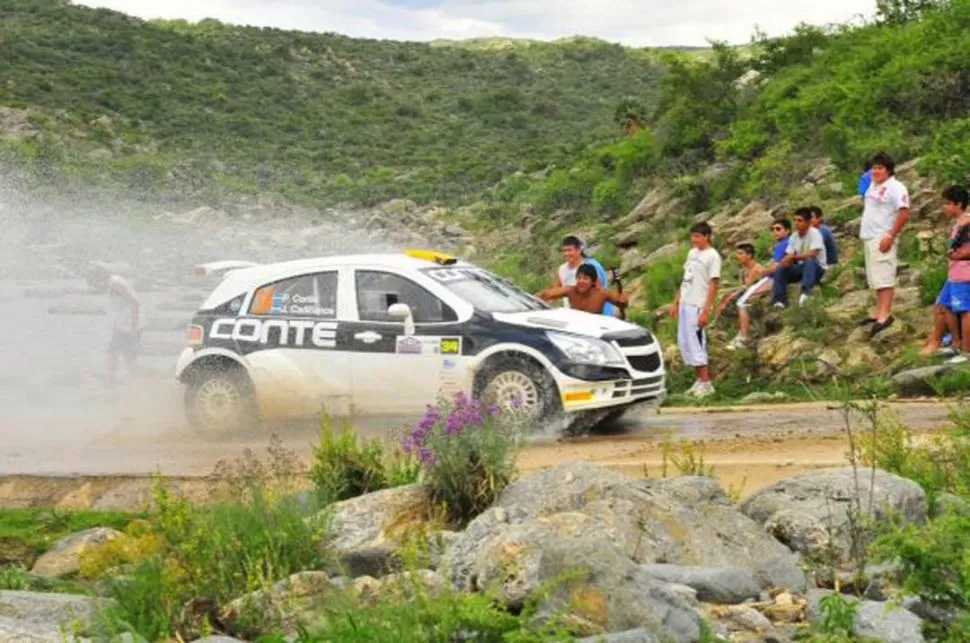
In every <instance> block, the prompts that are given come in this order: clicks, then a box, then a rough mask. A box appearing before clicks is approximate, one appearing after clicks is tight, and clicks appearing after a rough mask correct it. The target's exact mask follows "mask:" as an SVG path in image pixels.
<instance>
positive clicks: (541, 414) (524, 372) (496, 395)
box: [476, 355, 562, 427]
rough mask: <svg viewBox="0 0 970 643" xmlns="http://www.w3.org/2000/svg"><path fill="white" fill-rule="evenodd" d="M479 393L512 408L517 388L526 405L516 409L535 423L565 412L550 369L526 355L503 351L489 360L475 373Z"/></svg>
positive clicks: (480, 395) (493, 402)
mask: <svg viewBox="0 0 970 643" xmlns="http://www.w3.org/2000/svg"><path fill="white" fill-rule="evenodd" d="M476 383H477V386H476V394H477V395H478V396H479V397H481V398H482V400H483V401H485V402H488V403H491V404H498V405H499V406H501V407H503V408H511V407H513V404H512V399H511V398H512V396H513V394H514V393H515V391H516V390H518V391H520V392H522V393H523V394H524V395H525V397H526V398H528V399H523V403H524V405H523V407H522V408H519V409H514V410H515V412H516V413H518V414H520V415H519V416H520V418H521V419H522V420H524V421H526V422H529V423H532V424H533V425H534V426H535V427H538V426H539V425H540V424H542V423H545V422H547V421H549V420H553V419H556V418H558V417H559V416H561V415H562V403H561V401H560V399H559V389H558V387H557V386H556V382H555V381H554V380H553V379H552V376H550V375H549V373H548V372H546V370H545V369H544V368H542V367H541V366H539V365H538V364H536V363H535V362H533V361H532V360H531V359H529V358H527V357H517V356H514V355H502V356H499V357H495V358H492V359H491V360H489V361H488V362H486V364H485V366H484V368H482V370H481V371H480V372H479V374H478V376H477V377H476Z"/></svg>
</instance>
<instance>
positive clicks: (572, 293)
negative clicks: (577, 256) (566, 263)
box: [536, 264, 629, 315]
mask: <svg viewBox="0 0 970 643" xmlns="http://www.w3.org/2000/svg"><path fill="white" fill-rule="evenodd" d="M598 282H599V276H598V275H597V274H596V268H594V267H593V266H591V265H589V264H582V265H581V266H579V267H578V268H577V269H576V285H575V286H562V287H559V288H547V289H545V290H543V291H541V292H539V293H536V297H539V298H540V299H542V300H544V301H553V300H556V299H562V298H564V297H565V298H567V299H568V300H569V307H570V308H574V309H576V310H582V311H584V312H587V313H593V314H594V315H602V314H604V313H603V308H604V307H605V306H606V305H607V304H614V305H616V306H619V307H620V308H626V306H627V303H628V301H629V299H628V297H627V296H626V295H623V294H620V293H615V292H611V291H609V290H607V289H605V288H603V287H601V286H600V285H599V283H598Z"/></svg>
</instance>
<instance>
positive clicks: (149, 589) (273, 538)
mask: <svg viewBox="0 0 970 643" xmlns="http://www.w3.org/2000/svg"><path fill="white" fill-rule="evenodd" d="M286 459H287V458H286V456H285V453H284V452H282V451H280V450H278V449H277V450H276V452H275V453H271V462H270V464H269V466H266V465H262V464H261V463H258V461H257V460H255V459H254V458H252V457H251V454H250V456H249V457H248V458H247V459H244V460H242V461H241V462H239V463H238V464H237V465H236V466H235V467H232V466H228V465H227V466H225V467H223V468H222V470H221V473H220V478H219V481H220V483H221V484H223V485H225V486H226V491H230V492H231V493H230V495H229V497H228V499H219V500H216V501H214V502H212V503H211V504H208V505H201V506H199V505H194V504H191V503H190V502H189V501H188V500H187V499H186V498H184V497H182V496H179V495H176V494H173V493H172V492H170V491H169V490H168V489H166V488H165V486H164V485H163V484H162V483H161V482H160V481H156V484H155V488H154V499H155V505H156V506H155V509H154V511H153V512H152V513H151V515H150V517H149V520H148V521H147V522H146V523H144V524H143V525H142V526H141V528H142V529H143V530H144V533H143V534H142V536H141V537H143V538H151V539H152V540H153V541H154V542H155V547H154V549H153V550H150V552H145V551H142V552H141V553H140V555H141V556H145V557H144V558H138V557H136V556H132V559H130V560H125V561H122V562H123V564H124V565H125V567H126V569H125V572H124V573H123V574H122V575H120V576H119V575H116V574H108V575H106V576H107V577H106V579H105V586H106V588H107V593H108V594H109V595H110V596H111V597H112V598H114V599H115V601H116V604H117V606H116V608H115V609H113V610H112V611H111V612H110V613H109V614H107V615H106V616H107V620H108V623H109V625H110V626H112V627H113V628H114V629H117V630H119V631H133V632H136V633H138V634H140V635H141V636H144V637H146V638H148V639H149V640H159V639H164V638H166V637H172V636H176V635H178V636H181V637H183V638H188V637H196V636H198V635H200V634H202V633H204V632H205V631H206V630H207V628H210V627H212V626H214V625H215V624H216V622H217V620H218V612H219V608H220V607H221V606H224V605H226V604H227V603H228V602H229V601H232V600H233V599H236V598H238V597H240V596H243V595H246V594H248V593H251V592H253V591H255V590H257V589H260V588H263V587H265V586H267V585H269V584H271V583H273V582H276V581H278V580H281V579H283V578H286V577H288V576H289V575H291V574H293V573H296V572H298V571H302V570H305V569H313V568H316V567H317V566H318V565H321V564H323V563H324V562H325V551H324V550H323V548H322V542H323V540H324V537H325V535H326V527H327V521H326V514H324V513H317V512H316V511H315V506H314V503H310V506H307V503H306V500H305V499H303V498H301V497H300V496H299V495H298V494H294V493H293V492H292V488H291V487H290V484H289V483H286V482H281V480H285V479H286V478H287V475H285V473H284V472H281V471H280V470H279V467H280V466H283V468H284V469H286V467H285V466H284V465H283V462H284V461H285V460H286ZM274 460H275V461H276V466H275V467H274V466H273V461H274ZM257 464H258V465H259V466H257Z"/></svg>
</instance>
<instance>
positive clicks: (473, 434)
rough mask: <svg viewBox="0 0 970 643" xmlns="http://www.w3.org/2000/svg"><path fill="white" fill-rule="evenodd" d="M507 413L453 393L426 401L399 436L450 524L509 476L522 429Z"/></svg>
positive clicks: (492, 496)
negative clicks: (410, 427) (451, 397)
mask: <svg viewBox="0 0 970 643" xmlns="http://www.w3.org/2000/svg"><path fill="white" fill-rule="evenodd" d="M513 418H514V411H511V412H503V411H502V410H500V409H499V408H498V407H496V406H491V407H486V405H485V404H484V403H483V402H481V401H478V400H472V399H470V398H469V397H467V396H466V395H465V394H463V393H459V394H458V395H457V396H456V397H455V398H454V400H453V401H448V400H442V401H440V402H439V403H438V405H437V406H429V407H428V410H427V412H426V413H425V415H424V417H423V418H422V419H421V421H420V422H419V423H418V426H416V427H415V428H414V430H413V431H411V433H410V434H408V435H406V436H404V439H403V441H402V448H403V450H404V451H405V452H406V453H414V454H417V456H418V459H419V460H420V462H421V467H422V470H423V475H424V480H425V482H426V483H427V484H428V486H429V488H430V490H431V497H432V499H433V500H434V501H435V502H437V503H438V504H439V505H441V506H443V507H444V510H445V511H446V513H447V515H448V517H449V519H451V520H452V521H453V522H455V523H456V524H459V525H463V524H465V523H467V521H469V520H471V519H472V518H474V517H475V516H477V515H478V514H479V513H481V512H482V511H484V510H485V509H487V508H488V507H489V506H490V505H491V504H492V503H493V502H494V501H495V500H496V498H498V496H499V494H501V493H502V491H503V490H504V489H505V487H506V486H507V485H508V484H509V482H510V481H511V480H512V477H513V475H514V474H515V456H516V448H517V446H518V444H519V440H520V438H521V435H522V432H521V427H520V426H519V424H518V423H517V422H516V421H515V420H514V419H513Z"/></svg>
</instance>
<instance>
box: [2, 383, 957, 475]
mask: <svg viewBox="0 0 970 643" xmlns="http://www.w3.org/2000/svg"><path fill="white" fill-rule="evenodd" d="M892 406H893V408H894V409H895V411H896V412H897V413H898V414H899V416H900V418H901V419H902V420H903V422H904V423H906V425H907V426H909V427H910V428H911V429H912V430H913V431H916V432H925V431H930V430H933V429H936V428H939V427H941V426H943V425H944V424H945V423H946V421H947V414H948V407H947V406H946V405H944V404H940V403H933V402H908V403H898V404H893V405H892ZM841 422H842V420H841V417H840V414H839V412H838V410H837V409H836V408H834V406H832V405H827V404H824V403H819V404H798V405H784V406H770V407H748V408H732V409H722V410H704V409H663V410H662V411H661V412H660V413H657V412H656V411H650V412H645V413H639V414H637V415H634V416H632V417H627V418H626V419H625V420H624V421H623V422H622V424H620V425H617V426H615V427H611V428H610V430H609V431H608V432H607V433H606V434H601V435H595V436H589V437H585V438H577V439H574V440H569V441H563V442H556V441H553V440H544V441H543V440H540V441H536V442H534V443H533V444H531V445H530V446H529V447H528V448H527V449H525V451H524V452H523V453H522V456H521V458H520V468H521V469H522V470H524V471H529V470H534V469H536V468H540V467H545V466H549V465H552V464H556V463H558V462H563V461H566V460H570V459H586V460H591V461H594V462H597V463H600V464H603V465H605V466H608V467H610V468H613V469H616V470H618V471H623V472H625V473H629V474H631V475H643V473H644V470H646V472H647V473H648V474H650V475H660V474H661V472H662V465H663V454H662V451H663V449H662V444H663V440H664V439H665V436H669V438H670V439H673V440H675V441H688V442H691V443H694V444H697V445H702V447H696V448H695V452H696V453H697V454H698V455H700V454H701V453H702V454H703V457H704V460H705V463H706V464H707V465H709V466H713V467H714V469H715V475H717V476H718V477H720V478H721V479H722V482H723V484H724V486H725V487H726V488H734V489H736V490H740V491H741V492H743V493H744V494H747V493H751V492H753V491H755V490H757V489H759V488H761V487H763V486H765V485H767V484H770V483H771V482H773V481H774V480H776V479H778V478H781V477H785V476H789V475H793V474H795V473H798V472H801V471H806V470H809V469H813V468H818V467H826V466H835V465H839V464H842V463H844V462H845V460H844V453H845V443H844V440H843V439H842V437H841V436H842V424H841ZM393 428H395V427H393V426H388V425H386V424H385V425H375V424H371V425H367V424H365V425H364V426H363V431H364V432H367V433H371V434H374V435H377V434H382V433H383V434H385V435H386V434H387V432H388V431H389V430H390V429H393ZM26 433H27V432H25V433H22V434H21V435H18V436H11V437H13V439H12V440H11V439H8V440H5V441H4V442H5V444H4V446H3V448H2V449H0V474H6V475H11V474H13V475H24V474H27V475H48V476H64V475H82V476H90V475H98V476H117V475H121V476H123V475H138V474H149V473H152V472H155V471H160V472H161V473H163V474H165V475H169V476H200V475H205V474H208V473H210V472H211V471H212V469H213V467H214V465H215V464H216V463H217V462H218V461H219V460H221V459H234V458H236V457H238V456H240V455H241V454H242V453H243V451H244V450H245V449H251V450H252V451H254V452H256V453H257V454H262V453H263V452H265V449H266V447H267V446H268V443H269V439H268V436H267V435H265V434H250V435H244V436H235V437H233V438H229V439H227V438H211V437H208V438H207V437H206V436H200V435H198V434H194V433H192V432H191V431H190V430H188V429H185V428H183V427H179V428H173V429H171V430H157V429H154V428H153V429H151V430H148V429H147V428H146V429H143V430H138V429H137V428H134V427H132V426H131V425H128V426H125V424H124V422H119V424H118V425H116V427H115V428H108V429H107V430H104V431H101V432H98V433H96V434H86V435H85V434H79V435H75V436H74V439H65V438H64V435H63V432H58V433H59V436H60V437H59V438H58V439H56V440H50V439H46V440H45V439H44V436H43V434H42V432H36V431H34V432H33V433H34V434H33V435H28V434H26ZM278 435H279V437H280V439H281V440H282V442H283V445H284V446H285V447H286V448H287V449H289V450H291V451H293V452H295V453H296V454H297V455H298V456H299V457H300V458H301V459H303V460H304V461H308V460H309V457H310V454H311V450H312V444H313V443H314V442H315V441H316V440H317V433H316V430H315V429H314V427H302V428H291V429H289V430H286V431H284V432H282V433H280V434H278ZM701 449H702V450H701ZM669 473H671V474H676V473H677V471H676V469H675V467H674V466H673V465H672V464H671V466H670V469H669Z"/></svg>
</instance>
